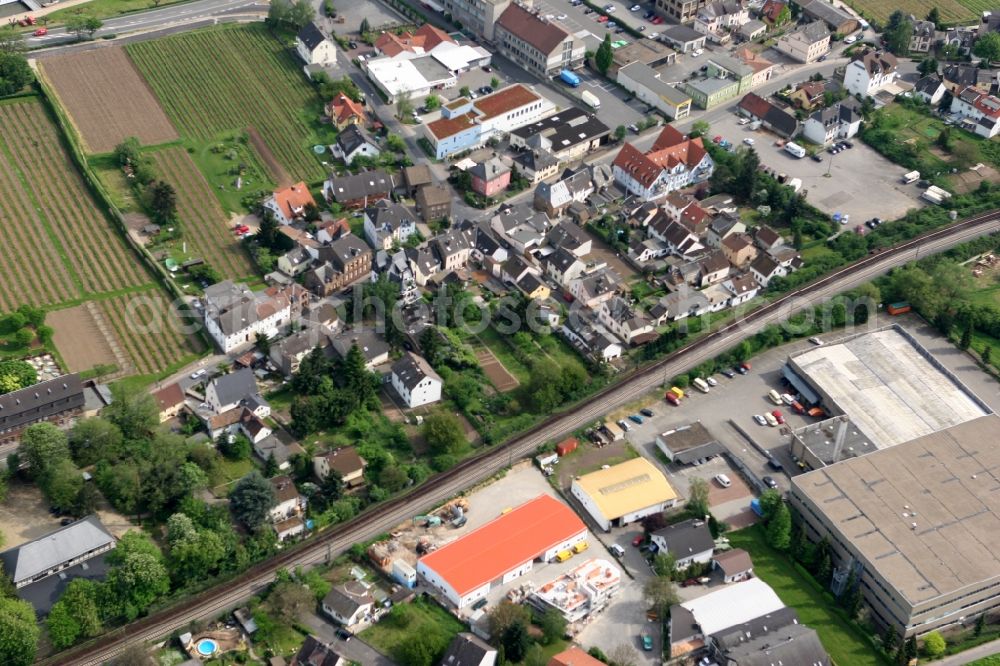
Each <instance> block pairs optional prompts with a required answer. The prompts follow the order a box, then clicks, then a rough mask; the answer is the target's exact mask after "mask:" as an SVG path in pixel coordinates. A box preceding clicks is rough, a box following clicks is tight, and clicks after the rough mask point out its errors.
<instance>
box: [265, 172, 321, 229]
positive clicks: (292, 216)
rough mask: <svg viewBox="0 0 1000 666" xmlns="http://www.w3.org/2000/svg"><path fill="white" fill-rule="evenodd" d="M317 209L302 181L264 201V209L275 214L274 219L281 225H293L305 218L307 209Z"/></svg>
mask: <svg viewBox="0 0 1000 666" xmlns="http://www.w3.org/2000/svg"><path fill="white" fill-rule="evenodd" d="M309 206H312V207H314V208H315V207H316V201H315V200H314V199H313V196H312V194H310V192H309V188H308V187H306V184H305V183H304V182H302V181H299V182H298V183H295V184H294V185H290V186H289V187H283V188H282V189H280V190H275V191H274V193H273V194H272V195H271V196H270V197H268V199H267V200H266V201H264V208H265V209H266V210H269V211H271V212H272V213H274V218H275V219H276V220H277V221H278V222H280V223H281V224H291V223H292V222H295V221H297V220H301V219H304V218H305V215H306V208H307V207H309Z"/></svg>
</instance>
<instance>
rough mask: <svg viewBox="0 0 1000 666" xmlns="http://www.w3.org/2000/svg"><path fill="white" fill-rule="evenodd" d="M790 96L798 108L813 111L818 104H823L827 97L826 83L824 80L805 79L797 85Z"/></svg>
mask: <svg viewBox="0 0 1000 666" xmlns="http://www.w3.org/2000/svg"><path fill="white" fill-rule="evenodd" d="M788 98H789V99H790V100H791V102H792V104H794V105H795V106H796V108H799V109H802V110H803V111H812V110H813V109H815V108H816V107H818V106H823V101H824V99H825V98H826V83H824V82H823V81H812V80H809V81H804V82H802V83H800V84H799V85H797V86H795V90H793V91H792V92H791V93H789V95H788Z"/></svg>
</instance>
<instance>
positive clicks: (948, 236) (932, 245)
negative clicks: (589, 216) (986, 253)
mask: <svg viewBox="0 0 1000 666" xmlns="http://www.w3.org/2000/svg"><path fill="white" fill-rule="evenodd" d="M997 231H1000V216H997V217H996V218H994V219H993V220H991V221H989V222H988V223H985V224H981V225H978V226H975V227H973V228H971V229H970V228H962V229H953V230H951V232H950V233H945V234H941V235H936V236H935V237H933V238H931V239H925V240H924V241H922V242H921V243H919V244H917V245H915V246H914V247H910V248H909V249H908V250H906V251H903V252H898V253H895V254H892V255H883V256H877V255H876V256H875V257H873V258H869V260H867V261H866V263H865V264H863V265H860V266H852V267H850V268H848V269H842V271H841V272H840V273H839V274H837V275H836V276H835V277H833V278H832V279H830V280H829V281H828V282H826V283H825V284H824V285H823V286H822V287H820V288H819V289H817V290H816V291H814V292H812V293H811V294H809V295H808V296H801V297H793V298H790V299H789V300H787V301H785V302H784V303H783V304H782V305H781V306H780V307H775V308H773V309H772V310H770V311H768V312H767V313H766V314H765V315H763V316H760V317H759V318H757V319H754V320H751V321H747V320H742V321H741V322H739V323H738V325H737V326H735V327H733V328H732V329H730V330H728V331H727V332H726V333H724V334H721V335H719V336H717V337H715V338H711V339H709V340H707V341H705V342H704V343H702V344H701V345H700V346H697V347H695V348H694V349H692V350H691V351H690V352H688V353H686V354H685V355H683V357H681V358H673V359H668V360H667V361H666V362H665V363H663V364H662V366H660V367H659V368H658V369H657V371H656V372H647V373H643V374H641V375H638V376H634V377H632V378H631V379H627V380H625V381H624V382H623V383H622V384H620V385H619V386H617V387H616V388H614V389H612V390H610V391H608V392H607V393H605V394H603V395H602V396H601V399H600V400H594V401H591V402H590V403H588V404H584V405H581V406H579V407H577V408H575V409H574V410H573V411H571V412H569V413H565V414H563V415H561V416H558V417H556V418H554V419H553V420H552V421H551V422H550V423H548V424H547V427H546V428H544V429H539V430H538V431H535V432H532V433H529V434H527V435H525V436H523V437H521V438H520V439H518V440H515V441H514V442H512V443H511V444H510V445H509V446H508V447H507V449H506V454H507V455H504V456H502V457H501V456H489V455H488V456H487V457H484V458H482V459H480V460H479V461H477V462H475V463H474V464H472V465H470V466H469V467H468V468H467V469H466V470H465V472H464V473H462V474H456V475H455V476H452V477H445V480H444V482H442V483H441V484H440V485H438V486H433V487H426V486H425V487H424V488H422V489H421V490H422V492H417V493H414V494H413V495H412V496H411V497H410V498H409V499H408V501H405V502H401V503H400V504H398V505H396V506H392V508H390V509H387V510H385V511H384V512H382V513H379V514H377V515H376V516H371V519H370V520H368V521H367V522H359V523H357V524H356V525H353V526H352V527H351V528H350V529H346V528H342V529H341V530H340V531H335V532H333V533H330V534H331V538H330V540H329V541H326V542H320V541H317V542H314V543H313V544H311V545H310V546H308V547H305V548H303V550H301V551H299V552H297V553H295V555H294V557H292V558H289V560H290V561H283V562H275V563H272V565H271V566H269V567H267V568H266V569H264V570H263V571H262V573H259V574H257V575H254V576H253V577H252V578H248V579H243V580H234V581H232V582H230V583H227V584H226V585H225V586H224V589H218V590H215V591H214V593H210V594H208V595H207V596H206V597H205V598H204V599H202V600H201V601H199V602H198V603H196V604H195V605H194V606H193V607H191V608H189V609H186V610H185V612H184V613H179V614H177V615H176V616H173V617H166V618H164V619H163V620H161V621H159V622H156V623H155V624H151V625H148V626H144V627H139V628H137V627H130V628H125V629H123V630H119V631H118V632H115V633H113V634H112V635H109V636H103V637H101V638H100V639H99V640H100V644H99V647H96V649H95V650H94V652H92V653H91V654H90V655H89V656H83V657H78V656H74V655H73V654H72V653H67V654H62V655H59V657H58V659H56V658H53V659H51V660H49V661H47V662H45V663H48V664H56V663H58V664H59V665H60V666H84V665H85V666H97V665H98V664H102V663H103V662H105V661H107V660H109V659H112V658H113V657H114V656H116V655H117V654H119V653H120V652H121V651H122V650H124V649H125V647H126V646H127V645H128V644H130V643H133V642H137V641H148V640H154V639H157V638H160V637H162V636H163V635H165V634H168V633H170V632H171V631H174V630H175V629H178V628H180V627H182V626H186V625H187V624H188V623H189V622H190V621H192V620H203V619H209V618H213V617H217V616H218V614H219V613H221V612H223V611H225V610H226V609H229V608H232V607H234V606H236V605H239V604H241V603H243V602H244V601H245V600H246V599H248V598H249V597H250V596H252V595H254V594H255V593H258V592H259V591H260V590H262V589H263V588H264V587H265V586H267V585H268V584H269V583H270V582H271V581H272V580H273V578H274V570H275V569H276V568H277V567H278V566H280V567H281V568H288V569H293V568H295V567H296V566H303V567H306V568H308V567H310V566H313V565H315V564H318V563H322V562H327V561H330V560H332V558H333V557H334V556H336V555H337V554H339V553H341V552H342V551H344V550H346V549H347V548H349V547H350V546H351V545H352V544H354V543H358V542H364V541H367V540H369V539H371V538H373V537H375V536H377V535H379V534H382V533H385V532H387V531H389V530H390V529H392V528H393V527H394V526H395V525H397V524H399V523H400V522H403V521H405V520H407V519H408V518H409V517H410V516H413V515H415V514H418V513H424V512H426V511H427V510H428V509H430V508H432V507H434V506H436V505H438V504H440V503H441V502H442V501H444V500H446V499H447V498H449V497H451V496H453V495H455V494H456V493H458V492H460V491H462V490H463V489H465V488H468V487H469V486H471V485H474V484H475V483H477V482H480V481H482V480H484V479H487V478H489V477H491V476H493V475H494V474H496V473H498V472H500V471H501V470H503V469H505V468H506V467H508V466H509V465H510V464H511V463H512V462H513V461H514V460H516V459H521V458H523V457H526V456H529V455H531V454H532V453H534V451H535V450H536V448H537V447H538V446H539V445H540V444H542V443H544V442H546V441H551V440H552V439H553V438H558V437H560V436H562V435H563V434H566V433H569V432H572V431H574V430H576V429H578V428H581V427H584V426H586V425H587V424H589V423H592V422H593V421H595V420H596V419H598V418H600V417H602V416H603V415H604V414H605V413H607V412H608V411H610V410H613V409H615V408H617V407H619V406H621V405H623V404H626V403H628V402H630V401H632V400H635V399H636V398H638V397H640V396H642V395H644V394H645V393H647V392H648V391H650V390H652V389H654V388H656V387H657V386H658V385H659V384H660V383H661V381H662V379H663V378H664V377H672V376H675V375H677V374H680V373H681V372H684V371H686V370H688V369H689V368H691V367H694V366H696V365H698V364H700V363H702V362H704V361H705V360H707V359H709V358H712V357H715V356H717V355H718V354H720V353H721V352H723V351H725V350H726V349H729V348H730V347H732V346H733V345H735V344H737V343H738V342H739V341H740V340H742V339H744V338H746V337H749V336H751V335H754V334H755V333H757V332H758V331H760V330H761V329H763V328H764V327H766V326H768V325H770V324H774V323H777V322H780V321H783V320H784V319H786V318H787V317H788V316H790V315H791V314H793V313H795V312H797V311H799V310H801V309H804V308H809V307H812V306H814V305H815V304H817V303H819V302H822V301H824V300H827V299H829V298H830V297H832V296H834V295H835V294H837V293H840V292H842V291H845V290H848V289H852V288H854V287H856V286H858V285H860V284H862V283H864V282H867V281H869V280H871V279H873V278H875V277H877V276H878V275H881V274H883V273H885V272H886V271H888V270H890V269H891V268H894V267H896V266H899V265H902V264H904V263H906V262H908V261H912V260H914V259H917V258H919V256H926V255H927V254H931V253H936V252H941V251H943V250H946V249H948V248H951V247H953V246H955V245H957V244H959V243H962V242H966V241H968V240H971V239H973V238H977V237H979V236H982V235H985V234H988V233H995V232H997ZM660 370H662V374H661V372H660Z"/></svg>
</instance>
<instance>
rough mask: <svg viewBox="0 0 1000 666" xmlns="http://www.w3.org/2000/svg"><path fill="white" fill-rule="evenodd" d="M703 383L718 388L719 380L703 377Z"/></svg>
mask: <svg viewBox="0 0 1000 666" xmlns="http://www.w3.org/2000/svg"><path fill="white" fill-rule="evenodd" d="M705 383H706V384H708V385H709V386H718V385H719V380H718V379H716V378H715V377H711V376H709V377H705Z"/></svg>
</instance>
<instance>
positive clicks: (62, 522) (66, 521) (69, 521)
mask: <svg viewBox="0 0 1000 666" xmlns="http://www.w3.org/2000/svg"><path fill="white" fill-rule="evenodd" d="M74 522H76V521H75V520H74V519H73V518H70V517H69V516H66V517H65V518H63V519H62V520H60V521H59V524H60V525H62V526H63V527H66V526H67V525H72V524H73V523H74Z"/></svg>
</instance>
